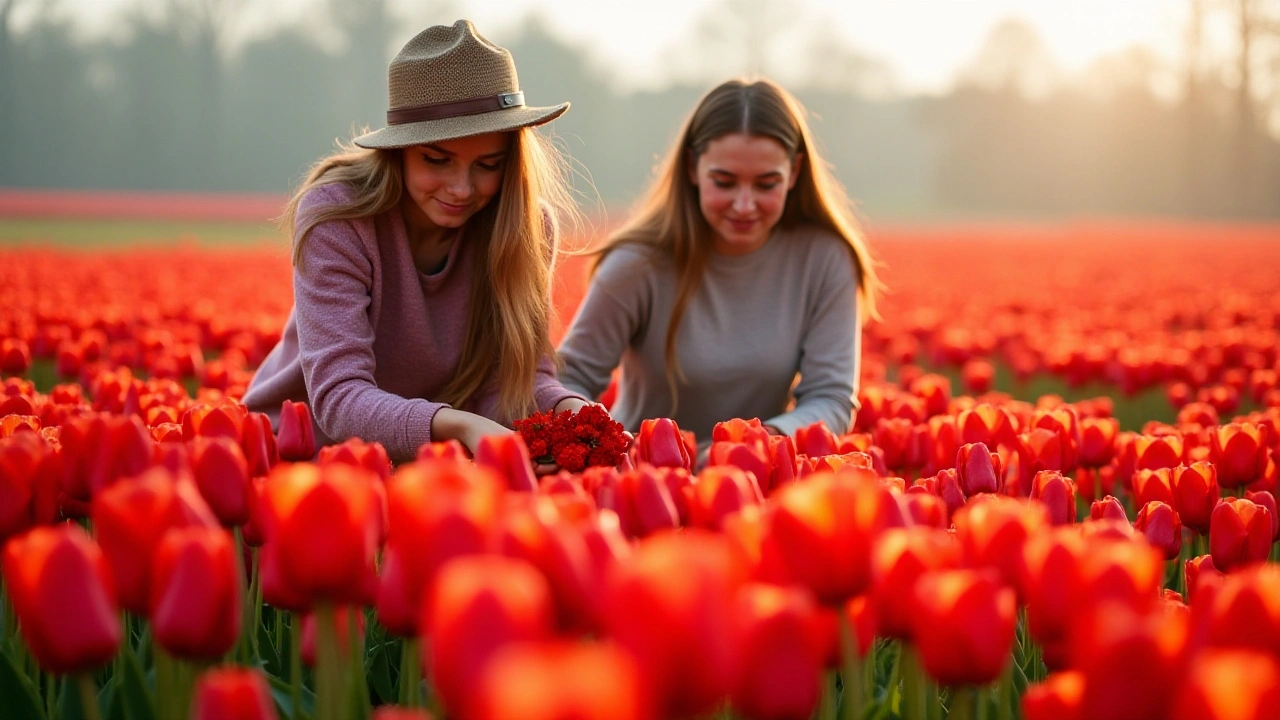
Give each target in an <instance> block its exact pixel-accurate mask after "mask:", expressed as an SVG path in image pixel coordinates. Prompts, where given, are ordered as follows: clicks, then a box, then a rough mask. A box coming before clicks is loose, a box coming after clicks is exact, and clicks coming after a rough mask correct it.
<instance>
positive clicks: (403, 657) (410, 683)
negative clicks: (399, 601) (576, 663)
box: [400, 638, 834, 720]
mask: <svg viewBox="0 0 1280 720" xmlns="http://www.w3.org/2000/svg"><path fill="white" fill-rule="evenodd" d="M418 648H419V645H418V639H417V638H405V639H404V640H402V641H400V704H401V705H403V706H404V707H408V708H416V707H418V702H419V700H420V698H419V697H418V683H419V682H421V681H422V671H421V670H419V669H418V663H419V662H420V658H419V656H418V652H419V649H418ZM833 720H834V719H833Z"/></svg>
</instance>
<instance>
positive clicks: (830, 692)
mask: <svg viewBox="0 0 1280 720" xmlns="http://www.w3.org/2000/svg"><path fill="white" fill-rule="evenodd" d="M837 677H838V676H837V674H836V672H835V671H834V670H831V671H829V672H827V673H826V674H825V676H824V677H823V682H822V699H821V701H820V703H821V704H819V705H818V720H836V704H837V697H836V678H837Z"/></svg>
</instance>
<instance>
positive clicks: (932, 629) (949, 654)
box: [912, 570, 1017, 685]
mask: <svg viewBox="0 0 1280 720" xmlns="http://www.w3.org/2000/svg"><path fill="white" fill-rule="evenodd" d="M1016 614H1017V598H1016V597H1015V594H1014V591H1013V590H1012V589H1011V588H1008V587H1006V586H1005V585H1004V584H1002V583H1001V582H1000V581H999V580H998V579H997V577H996V576H995V574H994V573H989V572H980V571H976V570H937V571H932V572H926V573H924V574H923V575H921V576H920V578H919V579H918V580H917V581H916V592H915V613H914V615H913V618H912V619H913V620H914V623H915V624H914V629H913V637H914V638H915V639H916V648H917V649H918V650H919V652H920V662H921V665H923V666H924V670H925V672H926V673H928V674H929V676H930V677H932V678H933V679H935V680H937V681H938V682H939V683H940V684H943V685H984V684H986V683H989V682H992V681H994V680H995V679H996V678H998V677H1000V674H1001V673H1002V672H1003V670H1004V667H1005V664H1006V663H1008V662H1009V650H1010V648H1012V647H1013V641H1014V626H1015V625H1016Z"/></svg>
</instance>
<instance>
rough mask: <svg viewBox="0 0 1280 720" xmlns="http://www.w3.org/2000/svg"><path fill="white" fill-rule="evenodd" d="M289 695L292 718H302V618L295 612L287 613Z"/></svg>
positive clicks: (300, 719) (296, 719)
mask: <svg viewBox="0 0 1280 720" xmlns="http://www.w3.org/2000/svg"><path fill="white" fill-rule="evenodd" d="M276 612H277V613H278V612H280V611H279V610H278V609H277V611H276ZM289 695H290V697H289V699H290V700H292V701H293V720H302V718H304V717H305V716H304V715H303V714H302V619H301V618H300V617H299V616H298V615H297V614H295V613H289Z"/></svg>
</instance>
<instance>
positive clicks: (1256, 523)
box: [1209, 497, 1272, 572]
mask: <svg viewBox="0 0 1280 720" xmlns="http://www.w3.org/2000/svg"><path fill="white" fill-rule="evenodd" d="M1271 535H1272V526H1271V512H1270V511H1269V510H1267V508H1265V507H1263V506H1261V505H1258V504H1257V503H1254V502H1252V501H1250V500H1245V499H1242V498H1234V497H1225V498H1222V500H1221V501H1220V502H1219V503H1218V505H1217V507H1215V508H1214V509H1213V515H1212V517H1211V518H1210V520H1209V552H1210V554H1211V555H1213V564H1214V566H1215V567H1217V568H1218V569H1219V570H1221V571H1223V572H1230V571H1231V570H1232V569H1233V568H1237V567H1240V566H1242V565H1247V564H1248V563H1251V562H1258V561H1262V560H1266V559H1267V554H1268V553H1269V552H1270V551H1271Z"/></svg>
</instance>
